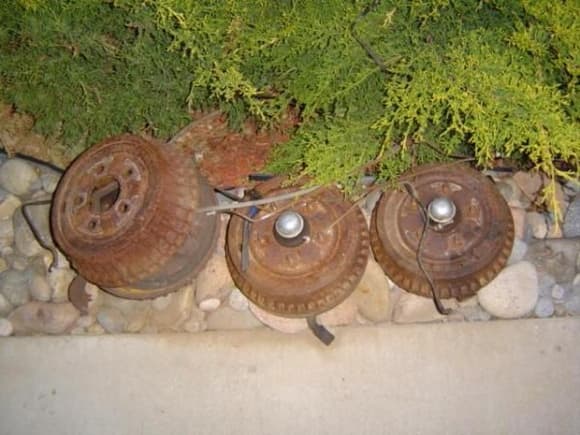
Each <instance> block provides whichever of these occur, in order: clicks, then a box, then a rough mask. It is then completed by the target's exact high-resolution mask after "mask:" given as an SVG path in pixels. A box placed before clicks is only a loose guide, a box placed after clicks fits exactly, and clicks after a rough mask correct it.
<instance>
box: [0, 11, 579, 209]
mask: <svg viewBox="0 0 580 435" xmlns="http://www.w3.org/2000/svg"><path fill="white" fill-rule="evenodd" d="M6 3H8V4H10V3H11V2H10V1H8V2H4V3H2V5H1V6H0V18H1V19H2V20H3V23H4V24H3V28H2V31H1V35H2V36H1V37H0V50H1V51H2V59H0V67H1V68H2V70H1V82H0V83H1V86H2V89H0V92H2V93H3V94H4V96H6V97H8V98H10V99H11V100H13V101H15V102H16V103H17V105H18V106H19V107H20V108H22V109H23V110H28V111H30V112H32V113H34V114H36V115H37V118H38V119H39V121H40V122H41V126H43V125H44V126H46V127H47V128H49V127H50V126H53V127H52V128H54V125H56V123H55V121H56V120H57V119H60V120H62V121H63V122H64V124H63V126H62V129H63V133H65V139H67V140H78V137H79V136H82V134H86V133H85V130H86V129H87V128H89V129H90V130H89V137H91V133H92V132H94V134H97V133H96V132H98V134H100V135H102V134H104V133H109V132H111V133H112V132H113V131H111V130H117V131H115V132H118V130H120V129H135V128H138V127H139V123H141V124H143V123H145V124H147V125H151V126H155V127H156V128H159V130H160V133H162V134H165V133H167V132H169V131H170V130H171V129H173V130H177V128H178V127H179V126H180V122H181V121H182V120H183V117H182V115H183V113H182V112H181V107H182V104H184V103H185V102H187V105H188V106H189V107H190V108H203V107H208V106H219V107H221V108H222V109H223V110H224V111H225V112H227V113H228V115H229V117H230V121H231V122H232V124H233V125H239V124H240V123H241V122H242V121H243V119H245V118H246V117H247V116H253V117H254V118H256V119H257V120H259V121H261V122H262V123H263V124H264V125H273V124H275V123H276V121H277V120H278V119H279V118H280V116H281V115H282V114H283V113H284V112H285V111H286V110H287V108H288V106H294V107H297V108H298V109H299V111H300V114H301V117H302V119H303V122H302V124H301V125H300V126H299V128H298V129H297V131H296V132H295V134H294V135H293V138H292V140H291V141H290V142H289V143H287V144H285V145H283V146H281V147H278V148H277V149H276V152H275V153H274V156H273V159H272V165H271V167H272V169H274V170H277V171H284V172H289V171H290V172H295V173H296V172H301V173H306V174H310V175H312V176H313V178H314V180H315V181H316V182H328V181H337V180H339V181H341V182H342V183H343V184H344V185H345V186H346V187H347V188H352V187H353V186H354V184H355V180H356V178H357V177H358V176H359V175H360V173H361V172H363V171H365V170H368V169H370V168H371V166H372V169H373V170H378V172H379V174H380V175H381V176H382V177H383V178H385V179H388V178H393V177H394V176H396V175H397V174H399V173H400V172H401V171H403V170H405V169H407V168H408V167H409V166H411V165H413V164H416V163H421V162H425V161H431V160H435V159H442V158H445V156H446V155H447V156H448V155H451V154H458V153H459V154H467V155H469V156H473V157H474V158H475V159H476V160H477V162H478V163H479V164H480V165H486V164H489V163H490V162H491V160H492V159H493V158H494V157H495V156H496V155H498V154H500V155H503V156H507V157H515V158H518V159H523V160H526V161H529V162H531V163H532V164H533V165H534V166H536V167H538V168H539V169H542V170H543V171H545V172H546V173H547V174H548V175H550V176H551V177H552V178H555V177H558V176H561V177H566V178H578V175H579V174H578V164H577V163H578V155H579V154H580V152H579V151H580V144H579V140H578V131H579V129H578V127H579V113H580V103H579V101H578V98H579V97H578V77H579V70H580V54H579V53H580V49H579V46H578V45H579V44H580V42H579V41H580V28H579V23H578V19H577V17H578V16H580V3H578V2H577V1H558V2H553V1H547V0H535V1H534V0H480V1H474V0H408V1H406V2H400V1H394V0H383V1H374V2H372V3H369V0H365V1H362V0H350V1H347V0H279V1H267V0H224V1H212V0H197V1H190V0H109V1H104V0H102V1H100V0H78V1H70V0H69V1H57V0H21V2H20V4H22V5H24V6H26V7H19V8H18V9H17V10H16V11H14V10H13V9H14V8H13V6H14V5H12V7H8V6H5V5H6ZM63 5H66V6H63ZM6 23H8V24H6ZM41 59H44V60H43V61H42V62H40V60H41ZM108 86H110V88H109V87H108ZM59 93H60V94H64V95H68V99H65V101H64V102H62V103H55V101H58V100H56V99H55V96H56V95H58V94H59ZM55 111H56V112H55ZM86 142H90V141H86ZM555 159H562V160H565V161H567V162H570V163H572V164H573V167H574V168H575V169H574V170H571V171H570V170H568V171H565V170H561V169H558V167H557V166H556V165H555V164H554V160H555ZM369 162H370V164H369ZM552 189H553V186H552ZM546 193H547V194H548V196H549V197H550V198H553V197H554V194H553V191H551V190H550V189H548V190H547V192H546Z"/></svg>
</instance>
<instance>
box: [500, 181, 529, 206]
mask: <svg viewBox="0 0 580 435" xmlns="http://www.w3.org/2000/svg"><path fill="white" fill-rule="evenodd" d="M495 187H496V188H497V189H498V190H499V193H500V194H501V195H502V196H503V197H504V199H505V201H506V202H507V203H508V205H509V206H510V207H518V208H526V207H528V206H529V205H530V200H529V199H528V198H526V197H525V195H523V194H522V191H521V190H520V188H519V186H518V185H517V184H516V183H515V182H514V181H513V179H511V178H503V179H502V180H501V181H498V182H497V183H495Z"/></svg>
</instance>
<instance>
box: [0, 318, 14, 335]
mask: <svg viewBox="0 0 580 435" xmlns="http://www.w3.org/2000/svg"><path fill="white" fill-rule="evenodd" d="M13 332H14V328H13V327H12V322H11V321H10V320H8V319H4V318H0V337H8V336H9V335H12V333H13Z"/></svg>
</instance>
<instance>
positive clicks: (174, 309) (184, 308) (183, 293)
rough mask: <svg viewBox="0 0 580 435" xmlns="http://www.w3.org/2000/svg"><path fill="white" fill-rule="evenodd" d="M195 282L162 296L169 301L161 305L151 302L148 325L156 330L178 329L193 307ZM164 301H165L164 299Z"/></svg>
mask: <svg viewBox="0 0 580 435" xmlns="http://www.w3.org/2000/svg"><path fill="white" fill-rule="evenodd" d="M194 293H195V284H190V285H187V286H185V287H183V288H181V289H180V290H178V291H176V292H173V293H170V294H168V295H167V296H164V298H168V299H169V303H167V304H166V305H165V303H164V304H163V305H164V306H163V307H161V306H160V305H158V304H155V302H153V304H152V306H153V310H151V314H150V316H149V325H151V326H152V327H153V328H154V329H156V330H158V331H178V330H180V328H181V325H182V324H183V323H184V322H185V321H186V320H187V319H188V318H189V317H190V315H191V312H192V307H193V299H194ZM164 302H165V301H164Z"/></svg>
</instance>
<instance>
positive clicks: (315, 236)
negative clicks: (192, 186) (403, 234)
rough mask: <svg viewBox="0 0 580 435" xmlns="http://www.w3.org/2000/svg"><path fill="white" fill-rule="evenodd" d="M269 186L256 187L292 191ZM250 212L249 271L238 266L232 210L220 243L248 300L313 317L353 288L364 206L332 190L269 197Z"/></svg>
mask: <svg viewBox="0 0 580 435" xmlns="http://www.w3.org/2000/svg"><path fill="white" fill-rule="evenodd" d="M272 184H273V183H270V182H267V183H264V185H262V186H261V187H259V188H258V189H257V190H258V191H259V192H260V194H261V196H263V197H265V198H268V197H272V196H277V195H279V194H284V193H288V192H291V191H292V189H286V188H284V189H283V188H280V187H278V185H279V181H276V182H275V183H274V185H275V186H276V187H274V188H272ZM345 213H347V214H346V215H345ZM341 217H342V218H341ZM255 218H256V219H257V220H258V221H257V222H255V223H253V224H252V225H251V231H250V232H249V236H248V239H247V242H248V248H247V250H248V256H249V262H248V268H247V270H243V268H242V244H243V240H242V239H243V226H244V220H243V219H242V218H240V217H238V216H233V217H232V218H231V220H230V224H229V227H228V233H227V246H226V258H227V261H228V266H229V269H230V273H231V275H232V277H233V278H234V281H235V282H236V285H237V286H238V287H239V288H240V290H241V291H242V292H243V293H244V294H245V295H246V296H247V297H248V298H249V299H250V300H251V301H252V302H253V303H255V304H256V305H258V306H259V307H260V308H262V309H264V310H266V311H269V312H271V313H273V314H276V315H279V316H282V317H311V316H315V315H317V314H320V313H322V312H324V311H327V310H329V309H331V308H333V307H334V306H336V305H338V304H339V303H340V302H342V301H343V300H344V299H346V297H348V296H349V295H350V294H351V293H352V291H353V290H354V288H355V287H356V285H357V284H358V282H359V281H360V279H361V277H362V274H363V272H364V270H365V267H366V263H367V259H368V253H369V238H368V231H367V228H366V222H365V219H364V216H363V214H362V212H361V211H360V210H359V209H358V208H356V209H352V210H351V204H350V203H348V202H346V201H344V200H343V198H342V195H341V193H340V192H339V191H338V190H337V189H335V188H325V189H319V190H317V191H315V192H314V193H312V194H309V195H307V196H305V197H302V198H299V199H295V200H293V201H290V202H289V201H285V202H279V203H272V204H270V205H269V206H268V207H266V208H265V209H263V210H261V211H260V212H259V213H258V214H257V216H256V217H255ZM261 218H265V219H263V220H260V219H261ZM333 224H334V225H333Z"/></svg>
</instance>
